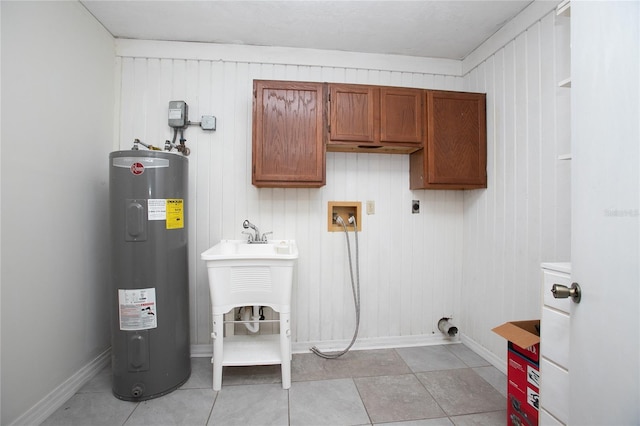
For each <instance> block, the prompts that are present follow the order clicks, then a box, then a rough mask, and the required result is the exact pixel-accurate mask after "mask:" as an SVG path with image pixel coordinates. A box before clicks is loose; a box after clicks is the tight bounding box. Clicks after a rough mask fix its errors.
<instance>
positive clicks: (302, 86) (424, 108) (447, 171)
mask: <svg viewBox="0 0 640 426" xmlns="http://www.w3.org/2000/svg"><path fill="white" fill-rule="evenodd" d="M253 88H254V99H253V154H252V155H253V168H252V182H253V184H254V185H255V186H258V187H309V188H318V187H321V186H323V185H324V184H325V154H326V151H345V152H375V153H379V152H385V153H396V154H410V162H409V175H410V176H409V179H410V188H411V189H475V188H486V187H487V171H486V163H487V135H486V127H487V123H486V111H485V108H486V107H485V95H484V94H482V93H466V92H447V91H436V90H424V89H410V88H401V87H383V86H368V85H356V84H333V83H307V82H291V81H266V80H256V81H254V87H253Z"/></svg>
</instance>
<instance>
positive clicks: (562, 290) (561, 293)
mask: <svg viewBox="0 0 640 426" xmlns="http://www.w3.org/2000/svg"><path fill="white" fill-rule="evenodd" d="M551 293H553V297H555V298H556V299H566V298H567V297H570V298H571V299H572V300H573V301H574V302H575V303H580V298H581V296H582V291H581V290H580V285H579V284H578V283H573V284H571V287H567V286H566V285H562V284H554V285H553V287H551Z"/></svg>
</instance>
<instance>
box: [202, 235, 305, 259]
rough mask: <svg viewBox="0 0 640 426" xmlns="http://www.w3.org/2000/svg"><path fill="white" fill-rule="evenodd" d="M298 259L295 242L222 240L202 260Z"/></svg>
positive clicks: (204, 254) (203, 255) (203, 254)
mask: <svg viewBox="0 0 640 426" xmlns="http://www.w3.org/2000/svg"><path fill="white" fill-rule="evenodd" d="M297 258H298V246H297V245H296V242H295V241H294V240H269V241H268V242H266V243H252V244H250V243H248V242H247V241H246V240H222V241H220V242H219V243H218V244H216V245H215V246H213V247H211V248H210V249H209V250H207V251H205V252H204V253H202V260H206V261H216V260H240V259H245V260H246V259H274V260H276V259H280V260H291V259H297Z"/></svg>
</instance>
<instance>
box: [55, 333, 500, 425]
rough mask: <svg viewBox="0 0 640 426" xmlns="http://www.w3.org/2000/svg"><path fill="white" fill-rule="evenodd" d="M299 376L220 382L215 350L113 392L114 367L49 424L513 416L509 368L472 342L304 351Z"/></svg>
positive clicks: (269, 370) (259, 372) (233, 377)
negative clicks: (129, 389) (215, 377)
mask: <svg viewBox="0 0 640 426" xmlns="http://www.w3.org/2000/svg"><path fill="white" fill-rule="evenodd" d="M291 368H292V372H291V374H292V385H291V388H290V389H289V390H283V389H282V386H281V379H280V367H279V366H262V367H258V366H256V367H225V369H224V377H223V387H222V390H221V391H219V392H214V391H213V390H212V389H211V363H210V359H209V358H193V359H192V372H191V378H190V379H189V380H188V381H187V382H186V383H185V384H184V385H183V386H182V387H180V389H178V390H176V391H174V392H172V393H170V394H168V395H165V396H163V397H160V398H156V399H151V400H148V401H143V402H137V403H136V402H127V401H121V400H119V399H117V398H115V397H114V396H113V395H112V394H111V379H110V371H109V369H108V368H106V369H104V370H103V371H102V372H101V373H100V374H98V375H97V376H96V377H95V378H94V379H93V380H92V381H91V382H89V383H88V384H87V385H85V386H84V387H83V388H82V389H81V390H80V391H79V392H78V393H77V394H75V395H74V396H73V397H71V398H70V399H69V400H68V401H67V402H66V403H65V404H64V405H63V406H62V407H60V409H58V410H57V411H56V412H55V413H53V414H52V415H51V416H50V417H49V418H48V419H47V420H46V421H45V422H44V423H43V425H47V426H48V425H65V426H67V425H82V426H94V425H96V426H98V425H109V426H112V425H113V426H122V425H125V426H131V425H154V426H164V425H182V426H190V425H202V426H204V425H242V426H248V425H291V426H294V425H314V426H315V425H331V426H337V425H372V424H375V425H379V424H383V425H391V424H394V425H399V426H440V425H442V426H444V425H449V426H450V425H488V426H493V425H505V424H506V404H507V403H506V397H505V394H506V386H507V385H506V377H505V375H504V374H502V373H501V372H500V371H499V370H497V369H496V368H494V367H493V366H491V365H490V364H489V363H488V362H486V361H485V360H484V359H483V358H481V357H480V356H478V355H477V354H475V353H474V352H473V351H471V350H470V349H469V348H467V347H466V346H464V345H462V344H453V345H442V346H421V347H412V348H397V349H380V350H367V351H351V352H349V353H348V354H346V355H345V356H343V357H341V358H338V359H336V360H325V359H322V358H319V357H317V356H316V355H313V354H310V353H309V354H295V355H294V356H293V361H292V367H291Z"/></svg>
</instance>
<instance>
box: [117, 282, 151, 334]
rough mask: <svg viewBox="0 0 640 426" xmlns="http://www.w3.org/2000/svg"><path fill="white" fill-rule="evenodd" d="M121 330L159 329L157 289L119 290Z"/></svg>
mask: <svg viewBox="0 0 640 426" xmlns="http://www.w3.org/2000/svg"><path fill="white" fill-rule="evenodd" d="M118 307H119V309H118V311H119V313H120V330H123V331H136V330H149V329H151V328H157V327H158V312H157V311H156V289H155V288H140V289H135V290H123V289H118Z"/></svg>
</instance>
